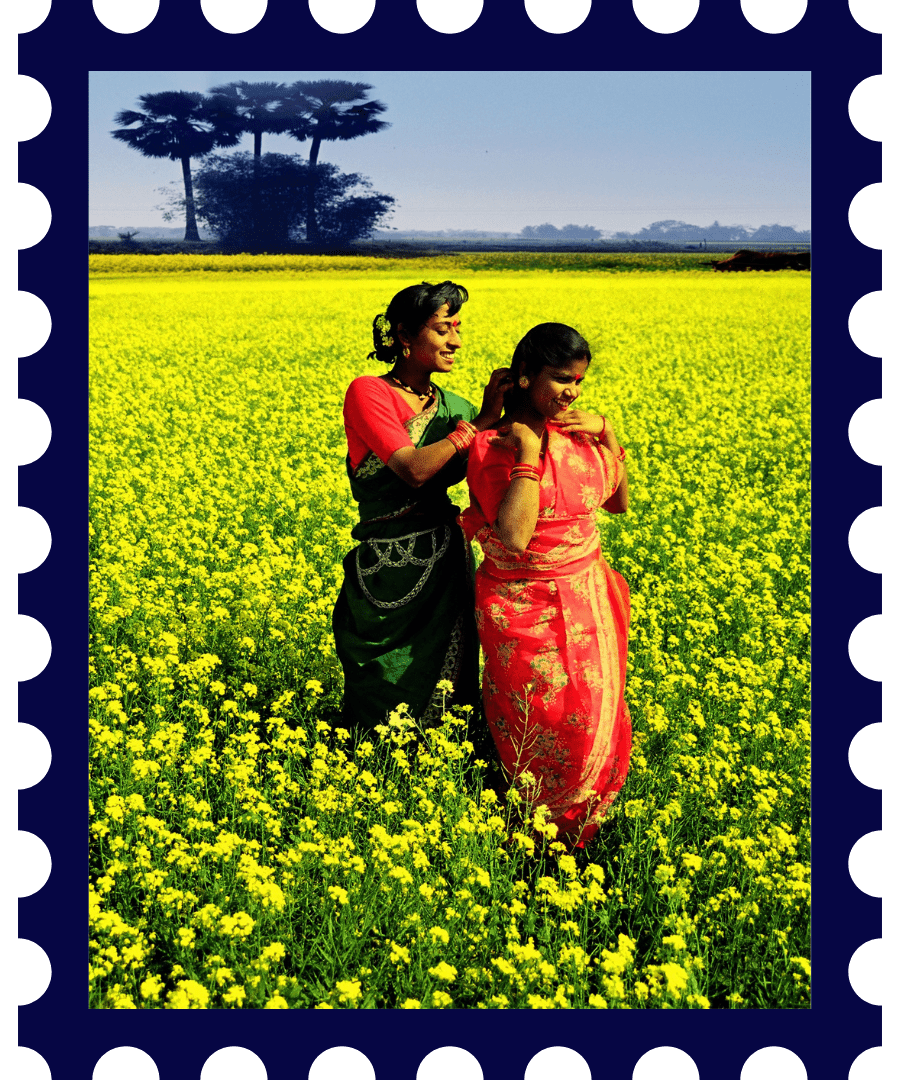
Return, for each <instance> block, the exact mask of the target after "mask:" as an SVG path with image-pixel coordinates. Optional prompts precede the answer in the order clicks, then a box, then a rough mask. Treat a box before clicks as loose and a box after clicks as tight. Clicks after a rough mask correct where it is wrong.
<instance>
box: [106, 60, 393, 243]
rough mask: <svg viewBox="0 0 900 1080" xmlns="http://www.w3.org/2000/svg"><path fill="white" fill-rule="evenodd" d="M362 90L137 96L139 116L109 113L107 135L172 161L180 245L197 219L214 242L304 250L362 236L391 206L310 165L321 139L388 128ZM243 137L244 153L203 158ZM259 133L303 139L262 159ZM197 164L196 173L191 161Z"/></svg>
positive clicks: (340, 86) (300, 87)
mask: <svg viewBox="0 0 900 1080" xmlns="http://www.w3.org/2000/svg"><path fill="white" fill-rule="evenodd" d="M371 89H372V87H371V86H370V85H369V84H368V83H352V82H346V81H343V80H329V79H320V80H315V81H302V80H301V81H299V82H295V83H292V84H290V85H287V84H284V83H276V82H260V83H250V82H246V81H243V80H241V81H239V82H233V83H227V84H223V85H221V86H216V87H213V88H212V90H210V92H209V93H208V94H200V93H196V92H190V91H184V90H168V91H162V92H160V93H155V94H142V95H141V96H140V97H139V99H138V101H139V104H140V108H139V109H134V110H132V109H125V110H123V111H121V112H119V113H117V114H116V116H115V123H116V124H117V125H118V128H117V130H115V131H113V132H112V133H111V134H112V136H113V138H115V139H119V140H120V141H122V142H124V143H126V144H127V145H128V146H131V147H132V148H133V149H135V150H137V151H138V152H139V153H141V154H143V155H144V156H145V157H153V158H169V159H170V160H171V161H179V162H180V163H181V172H182V185H183V188H184V193H183V195H179V196H176V197H174V198H172V199H170V203H169V207H168V210H167V215H168V218H169V219H171V217H172V216H173V214H174V212H175V211H176V210H179V211H183V212H184V218H185V234H184V238H185V240H199V239H200V235H199V232H198V229H197V221H198V219H199V220H201V221H204V222H205V223H206V224H207V225H208V226H209V227H210V228H211V229H212V230H213V231H214V232H215V233H216V234H217V236H218V237H219V239H220V240H221V241H222V242H224V243H234V244H241V245H247V246H255V247H266V246H272V245H280V244H284V243H287V242H289V241H291V240H297V239H305V240H307V241H309V242H310V243H313V244H319V243H327V242H331V241H334V240H337V239H357V238H359V237H360V236H366V235H369V234H370V233H371V231H372V229H373V228H374V227H375V226H376V225H377V224H379V223H380V222H381V221H383V220H384V218H385V217H386V216H387V214H388V213H389V212H390V210H391V208H392V207H393V205H394V203H395V200H394V198H393V197H392V196H390V195H382V194H380V193H378V192H372V191H371V185H370V184H369V181H368V180H367V179H366V178H365V177H363V176H360V175H359V174H357V173H353V174H349V175H347V174H343V173H341V171H340V170H339V169H337V168H336V166H334V165H326V164H320V162H319V153H320V150H321V146H322V143H323V142H335V141H347V140H350V139H357V138H359V137H360V136H362V135H369V134H372V133H374V132H377V131H381V130H383V129H384V128H386V127H388V124H387V123H386V122H385V121H384V120H381V119H379V117H380V116H381V114H382V113H384V112H385V110H386V106H385V105H384V104H382V103H381V102H380V101H371V100H369V98H368V94H369V91H370V90H371ZM244 134H251V135H252V136H253V153H252V154H250V153H236V154H232V155H222V154H214V153H213V151H215V150H219V149H227V148H229V147H234V146H236V145H237V144H238V143H239V142H240V139H241V136H242V135H244ZM265 134H285V135H289V136H290V137H291V138H294V139H296V140H297V141H298V142H300V143H303V142H306V141H309V143H310V150H309V157H308V159H306V160H304V159H303V158H302V157H301V156H300V155H299V154H263V153H262V137H263V135H265ZM194 160H200V161H201V162H202V164H201V166H200V168H199V169H198V170H197V172H196V173H194V172H193V171H192V162H193V161H194Z"/></svg>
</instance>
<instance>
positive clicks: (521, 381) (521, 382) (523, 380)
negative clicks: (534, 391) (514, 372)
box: [519, 375, 528, 390]
mask: <svg viewBox="0 0 900 1080" xmlns="http://www.w3.org/2000/svg"><path fill="white" fill-rule="evenodd" d="M519 386H521V387H522V389H523V390H527V389H528V379H527V378H526V377H525V376H524V375H523V376H522V378H521V379H519Z"/></svg>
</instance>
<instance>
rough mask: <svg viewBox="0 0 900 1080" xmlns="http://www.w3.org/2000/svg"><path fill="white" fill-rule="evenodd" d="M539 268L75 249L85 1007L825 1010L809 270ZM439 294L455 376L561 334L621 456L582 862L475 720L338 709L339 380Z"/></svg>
mask: <svg viewBox="0 0 900 1080" xmlns="http://www.w3.org/2000/svg"><path fill="white" fill-rule="evenodd" d="M541 258H542V260H543V261H537V260H535V259H533V258H529V257H526V256H521V255H519V256H517V255H504V256H502V258H501V257H497V259H495V261H494V263H493V265H489V260H490V256H489V255H485V254H482V255H479V256H477V257H476V256H460V257H455V258H454V257H451V256H447V257H444V258H441V259H435V260H432V261H412V260H409V261H399V260H376V259H372V260H368V261H367V260H365V259H354V260H341V259H339V258H337V257H335V258H317V259H313V258H309V257H307V258H304V257H299V256H285V257H277V258H274V257H273V258H268V257H250V256H238V257H216V256H213V257H192V256H171V257H159V258H157V257H152V256H143V257H134V258H130V257H115V256H95V257H93V258H92V266H91V269H92V275H91V284H90V296H91V300H90V303H91V344H92V361H91V363H92V367H91V398H92V403H91V435H90V440H91V443H90V445H91V494H90V503H91V505H90V563H91V612H90V615H91V625H90V672H91V683H90V685H91V689H90V721H89V722H90V804H89V811H90V885H89V889H90V968H89V980H90V981H89V987H90V990H89V1001H90V1005H91V1007H94V1008H128V1009H135V1008H137V1009H148V1008H152V1009H155V1008H166V1009H203V1008H216V1009H227V1008H245V1009H246V1008H266V1009H288V1008H321V1009H329V1008H330V1009H343V1008H407V1009H417V1008H423V1009H432V1008H482V1009H506V1008H517V1009H518V1008H535V1009H567V1008H576V1009H590V1008H597V1009H616V1008H631V1009H641V1008H650V1009H658V1008H692V1009H706V1008H798V1007H799V1008H805V1007H808V1005H809V994H810V965H809V959H808V958H809V880H810V861H809V734H810V729H809V291H810V276H809V274H808V273H798V272H792V271H784V272H778V273H745V274H715V273H712V272H710V270H709V269H707V268H703V267H701V266H700V264H699V263H698V262H697V261H694V262H691V261H690V260H689V259H685V258H681V257H679V259H678V260H677V261H672V262H671V266H672V269H665V267H666V265H667V264H666V260H665V257H662V256H655V257H654V258H653V259H647V258H645V257H643V256H635V257H633V258H632V257H630V256H620V257H618V263H617V264H616V265H610V266H607V267H604V265H603V264H602V262H599V261H597V260H596V259H595V260H594V261H593V262H591V261H590V259H591V257H590V256H583V257H581V258H582V263H579V262H578V257H577V256H573V255H567V256H565V258H562V257H560V259H559V260H557V261H556V262H554V258H555V257H554V256H549V255H544V256H542V257H541ZM642 259H643V261H641V260H642ZM625 263H628V265H624V264H625ZM623 268H624V269H627V270H629V271H630V272H622V270H623ZM447 277H451V278H452V279H453V280H456V281H459V282H460V283H462V284H464V285H465V286H466V287H467V288H468V289H469V291H470V294H471V300H470V302H469V303H468V304H467V305H466V306H465V307H464V308H463V310H462V315H461V319H462V326H463V340H464V347H463V350H462V352H461V354H460V356H459V358H458V359H457V362H456V364H455V366H454V371H453V374H452V375H451V376H448V377H447V379H446V381H445V382H443V384H442V385H444V386H446V387H447V388H449V389H452V390H454V391H455V392H456V393H458V394H461V395H463V396H465V397H468V398H469V399H470V400H472V401H473V402H475V403H476V404H479V403H480V400H481V389H480V388H481V387H482V385H483V384H484V382H485V381H486V379H487V377H488V375H489V373H490V371H491V370H492V368H494V367H498V366H501V365H504V364H505V363H507V362H508V360H509V358H510V356H511V353H512V349H513V347H514V345H515V343H516V342H517V341H518V339H519V338H520V337H521V335H522V334H523V333H524V332H525V331H526V330H527V329H529V328H530V327H531V326H533V325H534V324H536V323H539V322H543V321H548V320H553V321H561V322H567V323H570V324H572V325H573V326H575V327H576V328H577V329H578V330H579V331H580V332H581V333H582V334H584V336H585V337H586V338H587V339H588V341H589V342H590V343H591V345H592V348H593V351H594V361H593V363H592V365H591V368H590V371H589V375H588V378H587V380H586V382H585V393H584V395H583V397H582V401H581V403H580V404H581V406H582V407H584V408H586V409H588V410H591V411H597V412H603V413H605V414H607V415H608V416H609V418H610V420H611V421H612V422H613V424H614V425H615V429H616V432H617V435H618V438H619V440H620V441H621V443H622V444H623V445H624V446H625V447H626V448H627V452H628V464H629V477H630V506H629V511H628V513H627V514H625V515H619V516H617V517H613V516H612V515H607V514H605V513H604V512H603V511H600V512H599V516H598V522H599V527H600V529H601V535H602V538H603V547H604V551H605V554H606V557H607V559H608V561H609V562H610V564H611V565H612V566H613V567H614V568H615V569H617V570H618V571H619V572H620V573H621V574H622V575H623V576H624V577H625V578H626V580H627V581H628V583H629V585H630V587H631V593H632V602H633V613H632V628H631V642H630V652H629V668H628V682H627V686H626V698H627V700H628V702H629V705H630V708H631V713H632V718H633V721H634V732H635V749H634V753H633V757H632V764H631V771H630V773H629V776H628V779H627V781H626V783H625V786H624V788H623V790H622V792H621V794H620V796H619V799H618V800H617V802H616V803H615V804H614V807H613V811H612V812H611V814H610V817H609V818H608V819H607V821H606V822H605V823H604V825H603V827H602V829H601V830H600V833H599V835H598V838H597V839H596V840H595V841H593V842H591V843H590V844H588V846H587V847H586V849H585V850H583V851H576V852H575V853H571V854H570V853H569V852H568V851H567V849H566V848H565V847H563V846H562V844H560V843H558V842H557V841H555V840H554V838H553V835H552V834H553V827H552V826H548V825H547V824H546V823H545V822H544V820H543V817H542V813H541V808H540V807H539V806H537V807H536V806H533V805H531V803H530V802H529V797H528V790H527V788H524V789H521V790H515V791H513V792H511V793H509V794H508V795H505V794H504V792H503V790H502V787H501V790H500V794H499V796H498V793H497V792H496V791H495V790H493V787H496V786H497V785H496V781H495V780H494V781H492V780H491V777H492V776H494V777H495V776H496V774H495V772H494V771H493V765H492V763H491V762H489V761H485V760H484V759H479V758H476V756H475V754H474V751H473V747H472V742H471V740H470V736H471V734H472V732H473V730H474V728H475V726H476V725H478V723H479V719H478V716H477V714H475V713H472V714H466V713H465V712H462V711H455V712H454V711H451V712H447V713H446V714H445V717H444V721H443V723H442V724H441V725H440V726H439V727H435V728H429V729H426V730H422V729H421V728H420V727H419V726H418V725H417V723H416V722H415V718H412V717H409V716H408V715H406V714H405V713H404V712H403V711H402V710H401V711H398V712H397V713H396V714H394V716H393V717H391V718H389V722H386V723H385V725H384V727H383V728H382V729H381V730H380V731H379V732H378V733H377V734H376V736H373V738H372V739H371V740H370V741H364V742H361V743H358V744H356V743H354V740H353V739H352V738H351V737H350V736H349V735H348V733H347V732H346V731H345V730H344V729H342V728H341V727H340V726H339V723H338V719H337V717H338V709H339V705H340V699H341V689H342V686H341V671H340V665H339V664H338V662H337V659H336V656H335V652H334V645H333V641H332V638H331V632H330V617H331V609H332V607H333V604H334V601H335V598H336V596H337V593H338V590H339V588H340V582H341V559H342V558H343V556H344V555H345V554H346V552H347V551H348V550H349V549H350V548H351V547H352V546H353V542H352V541H351V539H350V529H351V527H352V525H353V524H354V522H355V511H354V504H353V503H352V501H351V499H350V493H349V486H348V483H347V479H346V474H345V467H344V456H345V452H346V448H345V442H344V436H343V429H342V424H341V403H342V399H343V394H344V391H345V389H346V386H347V384H348V383H349V381H350V380H351V379H352V378H354V377H355V376H357V375H361V374H365V373H372V374H377V373H378V367H377V366H376V365H375V364H374V363H373V362H371V361H367V360H366V353H367V352H368V351H369V350H370V349H371V347H372V346H371V321H372V318H373V317H374V315H375V314H376V313H377V312H378V311H381V310H384V307H385V306H386V304H387V301H388V300H389V299H390V297H391V296H392V295H393V294H394V293H395V292H396V291H397V290H398V289H400V288H402V287H403V286H405V285H409V284H412V283H414V282H416V281H421V280H429V281H439V280H442V279H444V278H447ZM456 494H457V496H458V497H457V499H456V501H457V502H458V504H459V505H460V506H461V507H462V506H464V505H465V503H466V492H465V485H462V486H461V487H460V488H458V489H456ZM387 720H388V718H386V721H387ZM488 782H490V783H491V784H492V785H493V787H491V786H487V785H488Z"/></svg>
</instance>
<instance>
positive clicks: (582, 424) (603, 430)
mask: <svg viewBox="0 0 900 1080" xmlns="http://www.w3.org/2000/svg"><path fill="white" fill-rule="evenodd" d="M555 422H556V423H557V424H558V425H559V427H561V428H562V429H563V430H564V431H583V432H585V433H586V434H588V435H594V436H597V437H598V439H599V442H600V445H601V446H605V447H606V448H607V450H609V452H610V453H611V454H612V455H613V457H615V458H618V459H619V486H618V487H617V488H616V490H615V491H614V492H613V493H612V495H610V497H609V498H608V499H607V500H606V502H605V503H602V504H601V505H602V509H604V510H606V511H608V512H609V513H610V514H624V513H625V511H626V510H627V509H628V469H627V468H626V467H625V462H624V461H622V459H621V453H622V449H621V447H620V446H619V440H618V439H617V438H616V433H615V431H613V426H612V424H611V423H610V421H609V417H607V416H595V415H594V414H593V413H586V412H582V410H581V409H571V410H570V411H569V413H568V414H567V415H566V416H564V417H560V418H559V420H557V421H555Z"/></svg>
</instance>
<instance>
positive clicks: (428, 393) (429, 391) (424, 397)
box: [389, 373, 434, 401]
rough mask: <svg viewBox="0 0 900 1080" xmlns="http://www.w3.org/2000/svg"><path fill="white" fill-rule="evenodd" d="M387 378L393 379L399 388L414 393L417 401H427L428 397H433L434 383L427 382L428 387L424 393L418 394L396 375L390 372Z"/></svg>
mask: <svg viewBox="0 0 900 1080" xmlns="http://www.w3.org/2000/svg"><path fill="white" fill-rule="evenodd" d="M389 378H391V379H393V381H394V382H395V383H396V384H397V385H398V386H399V387H400V389H401V390H405V391H406V392H407V394H415V396H416V397H417V398H418V399H419V401H427V400H428V398H430V397H434V383H429V384H428V389H427V390H426V391H425V393H424V394H420V393H419V391H418V390H413V388H412V387H411V386H407V385H406V383H405V382H401V381H400V380H399V379H398V378H397V376H396V375H394V374H392V373H391V374H390V375H389Z"/></svg>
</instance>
